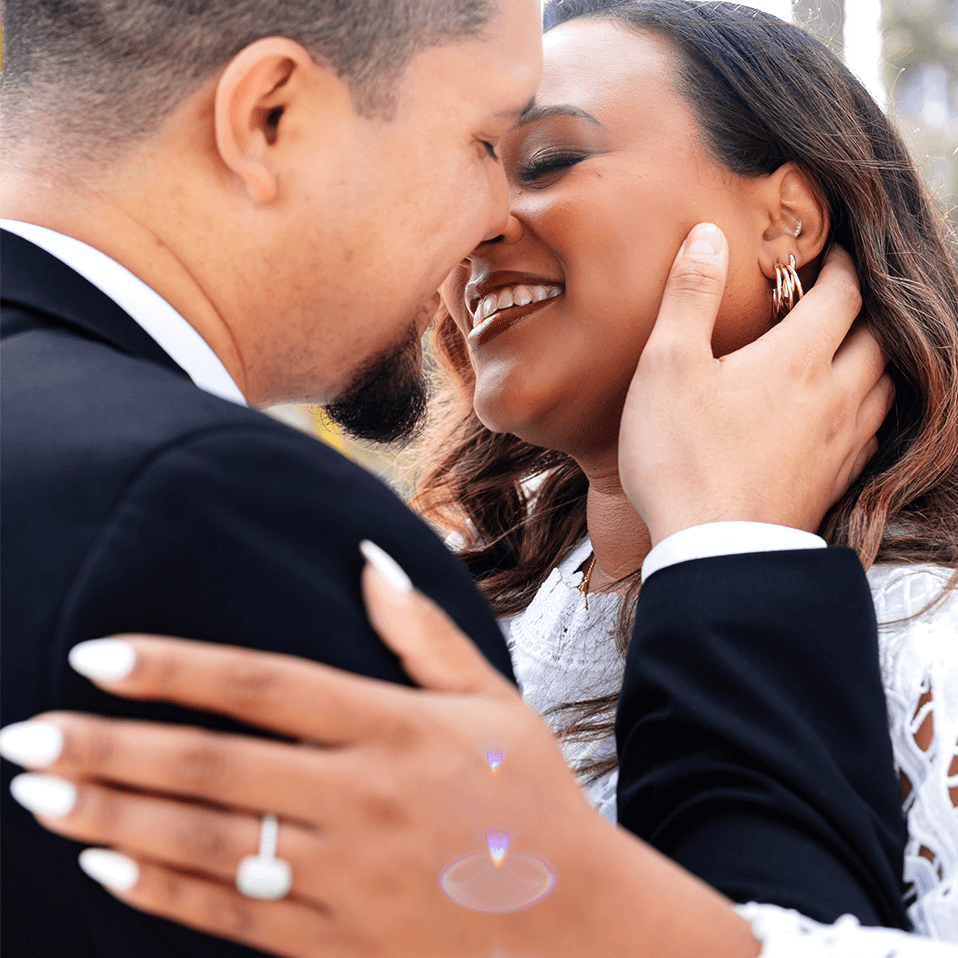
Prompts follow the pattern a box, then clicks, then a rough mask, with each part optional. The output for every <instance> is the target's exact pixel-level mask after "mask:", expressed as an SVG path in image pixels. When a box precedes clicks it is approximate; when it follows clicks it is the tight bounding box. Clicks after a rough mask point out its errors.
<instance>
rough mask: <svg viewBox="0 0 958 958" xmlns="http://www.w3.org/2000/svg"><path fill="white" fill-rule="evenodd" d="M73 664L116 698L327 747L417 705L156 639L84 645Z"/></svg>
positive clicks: (404, 696)
mask: <svg viewBox="0 0 958 958" xmlns="http://www.w3.org/2000/svg"><path fill="white" fill-rule="evenodd" d="M70 664H71V665H72V666H73V668H74V669H76V670H77V671H78V672H80V673H81V674H82V675H85V676H86V677H87V678H89V679H90V680H91V681H93V682H95V683H96V684H97V685H99V686H101V687H102V688H104V689H106V690H107V691H109V692H110V693H112V694H114V695H121V696H124V697H126V698H134V699H158V700H162V701H164V702H175V703H177V704H180V705H188V706H191V707H193V708H197V709H202V710H203V711H206V712H217V713H219V714H221V715H229V716H232V717H233V718H237V719H240V720H241V721H243V722H245V723H246V724H248V725H256V726H259V727H260V728H264V729H269V730H270V731H273V732H278V733H280V734H282V735H286V736H289V737H290V738H297V739H308V740H310V741H315V742H323V743H325V744H327V745H343V744H348V743H350V742H355V741H361V740H365V739H368V738H369V737H371V736H374V735H376V734H377V733H378V732H379V731H381V729H382V728H383V727H384V726H388V725H389V724H391V723H392V722H394V721H395V720H396V718H397V716H402V715H403V714H406V713H407V712H408V710H410V709H413V708H414V707H415V706H414V702H415V699H416V694H415V693H414V692H412V691H411V690H410V689H406V688H403V687H402V686H399V685H396V684H394V683H391V682H382V681H377V680H375V679H370V678H366V677H364V676H360V675H354V674H352V673H350V672H344V671H341V670H339V669H335V668H332V667H330V666H327V665H322V664H320V663H318V662H310V661H308V660H306V659H301V658H297V657H295V656H291V655H279V654H277V653H275V652H262V651H259V650H256V649H241V648H236V647H234V646H227V645H213V644H211V643H208V642H194V641H189V640H187V639H172V638H165V637H160V636H149V635H124V636H114V637H112V638H108V639H92V640H90V641H88V642H81V643H80V644H79V645H77V646H75V647H74V648H73V649H71V651H70Z"/></svg>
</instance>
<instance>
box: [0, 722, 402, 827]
mask: <svg viewBox="0 0 958 958" xmlns="http://www.w3.org/2000/svg"><path fill="white" fill-rule="evenodd" d="M398 721H399V724H398V726H397V727H395V728H393V729H392V730H391V735H392V737H391V738H390V739H389V741H390V743H391V746H392V747H393V748H395V749H397V750H399V751H400V754H401V751H402V741H403V734H404V733H403V731H402V729H403V728H404V724H403V723H402V721H401V720H398ZM50 729H52V730H53V732H54V734H57V733H58V734H59V736H60V740H61V746H60V748H59V751H58V752H57V753H56V754H52V753H48V754H46V755H44V756H43V757H42V759H41V760H40V761H31V760H30V759H29V756H26V755H24V754H23V752H22V750H21V752H20V753H19V754H17V753H16V752H11V750H10V749H9V748H8V747H7V744H8V743H9V741H10V740H11V738H13V739H14V740H15V739H16V738H17V737H18V736H20V737H23V736H24V735H25V736H26V737H28V738H29V737H30V736H31V735H34V734H36V733H39V734H44V733H45V732H46V731H48V730H50ZM407 737H408V738H410V739H412V738H414V737H415V733H413V732H411V733H410V734H409V736H407ZM2 745H3V754H4V756H5V757H7V758H11V757H12V758H13V760H14V761H17V762H18V763H19V764H23V765H26V766H27V767H28V768H35V769H43V770H44V771H46V772H51V773H55V774H57V775H63V776H65V777H67V778H70V779H86V780H96V781H100V782H111V783H115V784H119V785H122V786H124V787H126V788H135V789H138V790H142V791H152V792H157V793H160V794H164V795H175V796H182V797H189V798H199V799H202V800H204V801H207V802H217V803H220V804H225V805H233V806H236V807H238V808H241V809H248V810H250V811H252V812H263V811H270V812H274V813H275V814H277V815H281V816H284V817H288V818H293V819H297V820H300V821H304V822H315V821H316V819H317V816H318V815H320V814H329V815H332V816H334V817H335V816H339V817H340V818H341V817H342V816H343V810H344V807H346V808H348V807H349V805H350V803H352V802H356V801H357V798H356V789H357V788H358V787H361V786H362V785H363V783H362V781H361V780H359V779H357V776H356V772H355V770H354V768H353V763H354V761H355V760H354V759H353V758H352V757H351V756H350V755H349V753H348V752H347V751H344V750H339V749H333V750H326V749H317V748H305V747H303V746H301V745H298V744H290V743H286V742H276V741H269V740H265V739H258V738H252V737H247V736H242V735H227V734H224V733H220V732H210V731H207V730H205V729H199V728H192V727H188V726H177V725H162V724H159V723H151V722H136V721H127V720H121V719H104V718H100V717H98V716H90V715H82V714H75V713H69V712H55V713H48V714H46V715H40V716H37V717H36V718H35V719H32V720H31V721H30V722H24V723H20V724H18V725H16V726H8V727H7V728H6V729H4V736H3V743H2Z"/></svg>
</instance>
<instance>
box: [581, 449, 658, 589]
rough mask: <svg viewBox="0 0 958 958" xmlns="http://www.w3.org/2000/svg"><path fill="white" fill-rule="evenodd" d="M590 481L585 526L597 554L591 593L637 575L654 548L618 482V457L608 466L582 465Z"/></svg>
mask: <svg viewBox="0 0 958 958" xmlns="http://www.w3.org/2000/svg"><path fill="white" fill-rule="evenodd" d="M580 465H581V466H582V470H583V472H585V474H586V477H587V478H588V480H589V492H588V498H587V501H586V506H587V509H586V522H587V524H588V528H589V538H590V539H591V540H592V548H593V549H594V550H595V566H594V568H593V569H592V574H591V576H590V577H589V589H590V591H592V592H596V591H601V590H602V589H605V588H607V587H609V586H611V585H612V584H613V583H614V582H616V581H618V580H619V579H621V578H623V577H624V576H627V575H629V574H631V573H633V572H636V571H637V570H638V569H639V568H640V567H641V566H642V561H643V560H644V559H645V557H646V555H648V553H649V550H650V549H651V548H652V541H651V539H650V537H649V530H648V529H647V528H646V525H645V523H644V522H643V521H642V518H641V516H639V514H638V513H637V512H636V511H635V509H634V508H633V507H632V503H631V502H629V500H628V498H627V497H626V495H625V493H624V492H623V491H622V484H621V483H620V482H619V470H618V456H616V457H614V458H613V461H612V462H611V463H608V462H606V463H605V464H601V465H600V464H596V463H584V462H580Z"/></svg>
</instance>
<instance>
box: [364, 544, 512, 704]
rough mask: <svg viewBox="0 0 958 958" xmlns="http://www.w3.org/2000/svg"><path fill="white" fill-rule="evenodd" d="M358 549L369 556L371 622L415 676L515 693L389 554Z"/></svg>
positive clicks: (437, 686) (457, 688)
mask: <svg viewBox="0 0 958 958" xmlns="http://www.w3.org/2000/svg"><path fill="white" fill-rule="evenodd" d="M360 549H361V550H362V553H363V555H364V556H365V557H366V560H367V565H366V567H365V568H364V569H363V576H362V587H363V597H364V599H365V600H366V611H367V613H368V615H369V621H370V622H371V623H372V625H373V628H375V630H376V631H377V632H378V633H379V636H380V638H381V639H382V640H383V642H385V644H386V645H387V646H388V647H389V648H390V649H391V650H392V651H393V652H394V653H395V654H396V655H397V656H398V657H399V659H400V661H401V662H402V665H403V668H404V669H405V671H406V674H407V675H409V677H410V678H411V679H413V681H415V682H416V683H417V684H418V685H420V686H422V687H423V688H427V689H433V690H435V691H442V692H461V693H476V694H478V693H484V694H486V695H491V696H494V697H498V696H511V697H515V696H518V695H519V692H518V690H517V689H516V688H515V686H513V685H511V684H510V683H509V682H508V681H507V680H506V679H505V678H503V677H502V675H500V674H499V672H497V671H496V670H495V669H494V668H493V667H492V666H491V665H490V664H489V662H487V661H486V659H485V658H484V657H483V655H482V653H481V652H480V651H479V650H478V649H477V648H476V646H475V645H474V644H473V642H472V640H471V639H469V637H468V636H466V635H465V634H464V633H463V632H462V631H461V630H460V629H459V627H458V626H457V625H456V624H455V622H453V621H452V619H450V618H449V616H448V615H446V613H445V612H444V611H443V610H442V609H441V608H440V607H439V606H438V605H436V604H435V602H433V601H432V600H431V599H429V598H428V597H427V596H425V595H423V594H422V593H421V592H418V591H417V590H415V589H413V587H412V583H411V582H410V581H409V579H408V577H407V576H406V574H405V573H404V572H403V571H402V569H401V568H400V567H399V565H398V564H397V563H396V562H395V561H394V560H393V558H392V557H391V556H390V555H388V554H387V553H385V552H383V550H382V549H380V548H379V546H377V545H375V543H372V542H368V541H364V542H363V543H361V544H360Z"/></svg>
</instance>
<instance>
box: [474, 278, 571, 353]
mask: <svg viewBox="0 0 958 958" xmlns="http://www.w3.org/2000/svg"><path fill="white" fill-rule="evenodd" d="M564 295H565V292H564V291H563V292H562V293H560V294H559V295H558V296H554V297H553V298H552V299H543V300H540V301H539V302H538V303H527V304H526V305H525V306H510V307H509V308H508V309H504V310H502V311H501V312H498V313H493V315H492V316H490V317H489V318H488V319H484V320H483V321H482V322H481V323H479V325H478V326H476V327H475V329H473V330H472V332H470V333H469V335H468V336H467V337H466V342H467V343H468V344H469V346H470V347H472V348H473V349H475V348H476V347H478V346H483V345H485V344H486V343H487V342H489V340H490V339H492V338H493V337H494V336H498V335H499V333H503V332H505V331H506V330H507V329H508V328H509V327H510V326H514V325H515V324H516V323H518V322H519V321H520V320H523V319H525V318H526V317H527V316H531V315H532V314H533V313H536V312H539V311H540V310H543V309H546V308H547V307H549V306H552V305H554V304H555V303H557V302H558V301H559V300H560V299H562V297H563V296H564Z"/></svg>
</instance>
